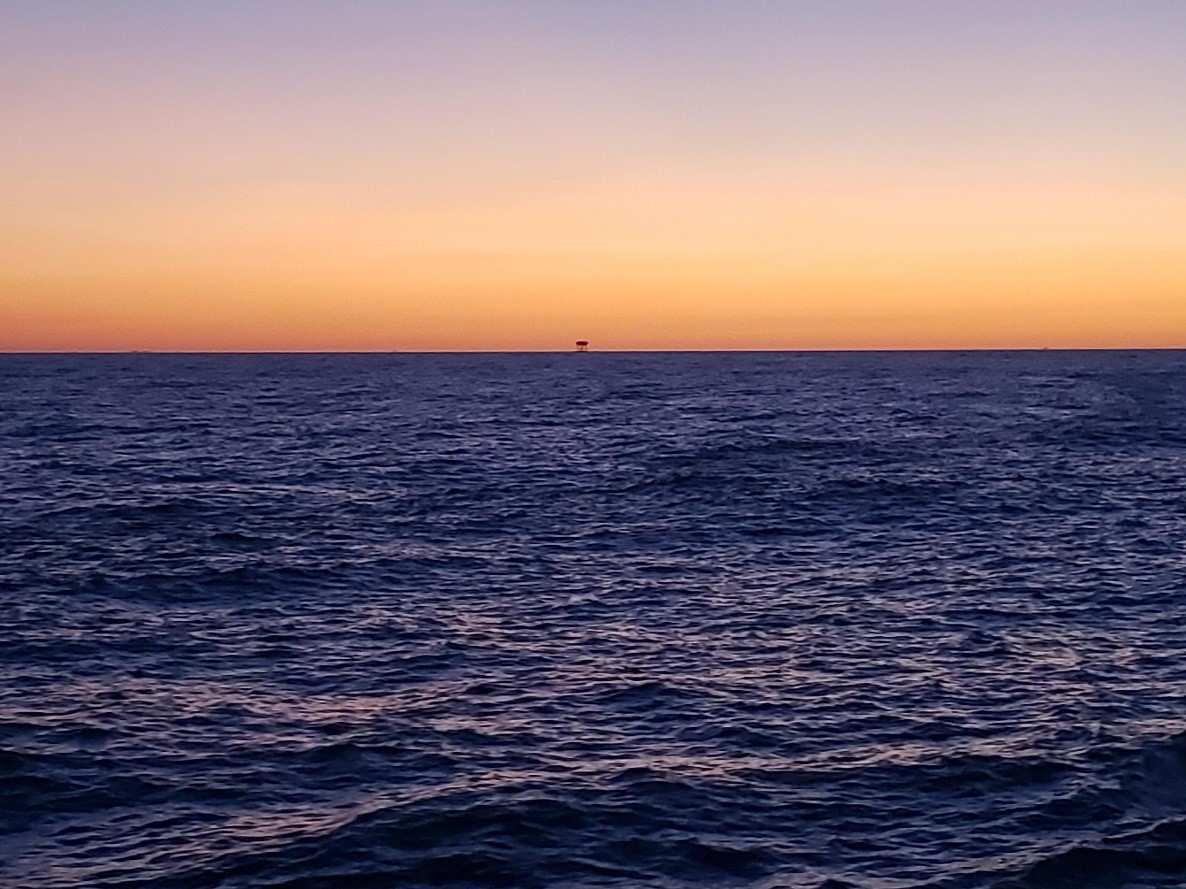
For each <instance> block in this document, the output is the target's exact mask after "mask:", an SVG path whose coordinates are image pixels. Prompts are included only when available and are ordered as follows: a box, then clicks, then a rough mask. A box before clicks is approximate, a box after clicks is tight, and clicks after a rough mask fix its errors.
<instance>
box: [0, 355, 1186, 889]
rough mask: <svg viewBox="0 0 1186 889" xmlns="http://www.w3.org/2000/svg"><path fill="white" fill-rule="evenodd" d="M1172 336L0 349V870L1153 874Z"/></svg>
mask: <svg viewBox="0 0 1186 889" xmlns="http://www.w3.org/2000/svg"><path fill="white" fill-rule="evenodd" d="M1184 448H1186V354H1183V353H1170V352H1162V353H1060V352H1043V353H995V354H991V353H980V354H954V353H950V354H865V355H860V354H850V355H823V354H814V355H813V354H715V355H611V354H590V355H552V356H544V355H536V356H525V355H520V356H507V355H503V356H497V355H488V356H460V355H454V356H428V355H420V356H415V355H390V356H388V355H371V356H154V355H131V356H91V357H51V356H7V357H0V478H2V480H3V481H2V488H0V535H2V536H0V541H2V549H0V601H2V606H3V607H2V609H0V819H2V820H0V837H2V839H0V884H2V885H4V886H13V887H36V889H55V887H84V886H85V887H117V886H118V887H138V886H146V887H147V886H151V887H168V889H199V887H226V889H232V887H309V889H313V887H333V889H347V887H349V889H354V887H416V886H475V887H504V886H505V887H524V889H543V887H593V886H602V887H669V889H672V887H681V889H682V887H709V886H713V887H715V886H721V887H730V886H739V887H740V886H747V887H775V886H784V887H827V889H841V887H861V889H903V887H924V886H925V887H951V889H955V887H998V889H1019V887H1033V889H1036V887H1096V886H1098V887H1118V886H1131V887H1158V886H1166V887H1168V886H1181V885H1183V884H1186V650H1184V649H1186V627H1184V625H1183V617H1184V616H1186V582H1184V573H1183V569H1184V568H1186V560H1184V558H1183V544H1184V541H1186V485H1184V481H1186V478H1184V475H1186V473H1184V470H1186V461H1184V458H1183V454H1184V453H1186V451H1184Z"/></svg>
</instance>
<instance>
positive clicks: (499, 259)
mask: <svg viewBox="0 0 1186 889" xmlns="http://www.w3.org/2000/svg"><path fill="white" fill-rule="evenodd" d="M336 8H337V7H331V6H330V5H329V4H321V3H315V2H300V3H293V4H282V3H276V2H267V3H259V4H256V5H253V6H252V7H251V8H250V10H246V9H245V8H242V9H241V8H240V7H239V6H238V5H236V4H230V3H224V2H213V3H211V4H209V5H208V6H206V5H203V6H202V7H189V6H188V5H185V4H171V3H166V4H160V5H159V7H157V8H155V9H153V10H152V11H151V12H150V13H145V14H140V13H139V12H138V10H139V6H138V5H136V4H129V3H122V2H112V3H108V4H83V3H66V2H64V3H61V4H54V5H45V4H36V3H33V2H28V3H17V4H12V5H10V6H7V7H5V8H4V9H3V10H2V11H0V25H3V26H4V27H3V28H0V35H7V36H0V56H3V57H4V61H0V75H2V76H0V82H4V83H6V84H7V85H6V86H4V87H0V91H2V92H0V131H3V132H5V133H6V141H7V142H8V143H9V144H8V145H6V148H5V151H4V154H3V157H2V158H0V201H2V202H3V205H4V206H5V208H6V210H5V213H4V214H3V215H2V216H0V288H2V295H0V350H5V351H39V350H44V351H121V350H140V349H142V350H160V351H170V350H177V351H338V350H341V351H371V350H375V351H387V350H398V351H451V350H479V351H481V350H491V351H498V350H549V351H550V350H563V349H566V348H569V347H571V344H572V342H574V341H575V340H576V339H582V338H583V339H588V340H590V341H592V343H593V347H594V348H595V349H606V350H612V349H730V348H736V349H848V348H853V349H892V348H1041V347H1052V348H1074V347H1082V348H1108V347H1117V348H1140V347H1186V170H1184V169H1183V167H1182V164H1181V158H1182V157H1186V113H1184V112H1186V102H1184V100H1183V99H1182V96H1186V60H1184V59H1183V54H1181V53H1180V52H1178V51H1177V49H1176V41H1175V40H1173V39H1172V38H1171V37H1170V34H1171V33H1173V29H1174V28H1178V29H1179V30H1178V33H1183V32H1184V30H1183V29H1186V7H1183V6H1181V5H1177V4H1175V3H1173V2H1169V0H1157V2H1138V3H1131V4H1125V5H1121V4H1119V3H1111V2H1102V0H1090V2H1081V3H1070V2H1053V3H1050V4H1048V5H1044V6H1042V7H1041V9H1035V8H1034V7H1033V6H1032V4H1031V5H1026V4H1021V3H1017V2H1005V3H1002V4H1000V6H999V7H994V8H993V9H991V10H990V9H988V8H987V7H986V8H983V9H977V10H972V11H969V10H964V11H960V12H957V11H955V10H953V9H952V8H951V6H950V4H941V3H938V2H927V0H904V2H903V3H902V4H901V5H900V6H897V7H896V9H897V10H898V12H897V14H896V15H894V16H889V17H887V13H886V11H885V9H884V8H883V7H882V6H879V5H878V4H875V3H872V2H866V0H844V2H838V3H827V4H825V3H822V2H807V3H802V4H795V5H793V6H790V5H786V4H777V3H774V2H767V0H751V2H748V3H739V4H729V5H725V4H716V3H710V2H706V0H696V2H689V3H688V4H687V5H686V6H685V7H684V8H683V9H682V10H681V11H682V12H683V13H684V14H683V15H676V14H675V13H674V12H670V11H668V12H664V11H663V9H664V8H663V7H660V6H659V5H658V4H641V5H639V4H636V5H634V6H631V5H628V4H626V3H624V2H622V3H620V2H617V0H612V2H607V3H606V4H605V5H604V6H601V7H599V8H598V9H597V10H593V9H590V8H588V7H587V6H586V5H582V4H577V3H559V2H557V3H550V4H548V3H543V2H534V0H508V2H505V3H495V2H493V0H490V2H477V0H458V2H451V3H450V2H438V3H435V4H429V3H427V2H403V3H392V4H378V3H373V4H372V3H363V2H355V3H348V4H345V6H344V7H342V8H343V9H344V10H345V11H344V13H342V14H340V15H336V14H335V13H334V9H336Z"/></svg>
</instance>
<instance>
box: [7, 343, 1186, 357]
mask: <svg viewBox="0 0 1186 889" xmlns="http://www.w3.org/2000/svg"><path fill="white" fill-rule="evenodd" d="M1183 351H1186V345H1181V346H1020V347H1010V346H993V347H985V346H972V347H959V346H945V347H922V348H909V347H902V348H859V347H855V348H834V349H829V348H789V349H590V350H589V351H588V352H578V351H577V350H576V349H9V350H0V356H16V355H34V356H36V355H46V356H48V355H79V356H88V355H574V354H588V355H592V354H602V355H688V354H738V355H745V354H751V355H752V354H773V355H778V354H783V355H786V354H832V355H835V354H896V353H908V354H917V353H932V352H933V353H937V354H941V353H967V352H990V353H992V352H1183Z"/></svg>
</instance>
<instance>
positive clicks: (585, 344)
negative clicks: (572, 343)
mask: <svg viewBox="0 0 1186 889" xmlns="http://www.w3.org/2000/svg"><path fill="white" fill-rule="evenodd" d="M577 351H578V352H588V351H589V341H588V340H577Z"/></svg>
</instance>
